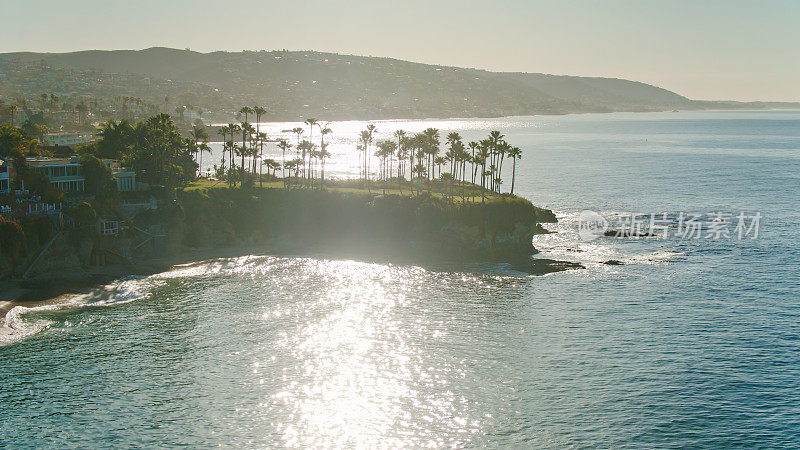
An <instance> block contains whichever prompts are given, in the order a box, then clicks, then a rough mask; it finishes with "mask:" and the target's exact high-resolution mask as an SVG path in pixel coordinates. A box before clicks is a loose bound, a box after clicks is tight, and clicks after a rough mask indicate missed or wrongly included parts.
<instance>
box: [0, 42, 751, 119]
mask: <svg viewBox="0 0 800 450" xmlns="http://www.w3.org/2000/svg"><path fill="white" fill-rule="evenodd" d="M37 64H38V65H37ZM26 65H30V66H26ZM12 66H13V67H16V68H19V67H21V66H23V67H27V68H26V70H27V71H28V72H26V73H30V72H32V71H33V72H34V73H35V71H36V70H41V71H42V74H40V76H39V78H40V79H38V80H36V79H35V78H36V75H33V76H25V77H17V78H16V81H15V82H13V83H12V82H10V79H9V77H6V84H5V86H4V87H3V90H0V94H2V93H3V92H5V94H6V95H7V96H11V95H15V94H17V95H26V94H27V95H31V94H35V93H36V91H37V89H39V91H41V92H46V91H43V89H50V90H53V91H56V92H57V93H60V94H61V95H74V94H84V95H86V94H89V95H98V94H97V92H102V94H103V95H112V94H116V95H117V96H125V95H137V96H144V97H149V98H150V99H159V98H161V99H163V98H164V97H165V96H172V100H171V101H173V102H180V101H185V102H187V103H188V102H191V103H194V104H195V105H201V106H202V107H203V108H205V110H206V111H208V112H210V113H211V114H212V115H215V114H216V115H219V114H222V113H223V112H225V113H226V114H227V115H230V113H231V112H232V111H233V110H234V109H235V108H236V107H237V106H238V105H245V104H247V105H252V104H262V105H266V106H268V109H269V110H270V111H271V113H270V117H267V119H280V120H293V119H298V118H301V117H311V116H313V117H317V118H321V119H336V120H342V119H379V118H429V117H494V116H509V115H530V114H566V113H581V112H615V111H663V110H672V109H702V108H711V107H736V106H737V105H739V104H735V103H726V102H696V101H693V100H690V99H687V98H686V97H683V96H681V95H678V94H676V93H674V92H671V91H668V90H666V89H662V88H659V87H655V86H651V85H648V84H644V83H639V82H635V81H628V80H622V79H612V78H589V77H574V76H557V75H545V74H532V73H507V72H489V71H485V70H478V69H466V68H459V67H447V66H435V65H428V64H420V63H412V62H408V61H401V60H396V59H390V58H375V57H364V56H351V55H339V54H334V53H320V52H313V51H307V52H306V51H272V52H235V53H232V52H213V53H198V52H193V51H189V50H176V49H168V48H150V49H146V50H138V51H134V50H115V51H82V52H75V53H59V54H51V53H6V54H0V83H1V82H2V81H3V77H2V74H3V71H4V68H6V69H8V68H10V67H12ZM36 67H41V68H42V69H36ZM65 70H66V71H67V72H65ZM69 71H75V73H79V74H80V73H84V74H85V73H87V72H91V73H92V74H110V75H116V76H117V77H116V78H114V76H112V77H105V78H110V79H111V81H115V80H116V84H114V85H113V87H111V88H109V87H108V82H109V80H101V81H100V82H98V83H95V82H92V81H83V82H80V83H78V82H76V81H75V80H74V79H75V77H76V76H77V75H74V74H73V72H69ZM45 72H47V74H49V75H47V74H45ZM65 74H66V75H65ZM93 76H95V75H93ZM120 76H121V78H120ZM48 77H49V78H48ZM31 78H34V79H31ZM60 78H70V79H72V83H71V84H66V83H65V82H62V81H61V80H60ZM98 78H99V79H100V78H103V77H98ZM120 79H122V80H124V82H121V81H119V80H120ZM26 83H27V84H26ZM37 83H39V84H44V85H43V86H37ZM103 83H106V85H105V86H103ZM28 84H30V85H28ZM59 89H62V91H61V92H58V90H59ZM114 91H118V92H114ZM127 91H130V92H127ZM153 101H155V100H153ZM158 101H162V102H166V103H169V102H170V100H169V99H165V100H158Z"/></svg>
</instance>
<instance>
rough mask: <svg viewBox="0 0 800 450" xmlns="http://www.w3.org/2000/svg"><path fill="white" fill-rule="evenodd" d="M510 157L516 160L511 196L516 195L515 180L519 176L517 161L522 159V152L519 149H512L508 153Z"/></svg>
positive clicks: (512, 172) (512, 174)
mask: <svg viewBox="0 0 800 450" xmlns="http://www.w3.org/2000/svg"><path fill="white" fill-rule="evenodd" d="M508 157H509V158H511V159H513V160H514V165H513V166H512V167H511V195H514V178H515V177H516V174H517V160H518V159H522V150H520V149H519V147H511V149H510V150H509V151H508Z"/></svg>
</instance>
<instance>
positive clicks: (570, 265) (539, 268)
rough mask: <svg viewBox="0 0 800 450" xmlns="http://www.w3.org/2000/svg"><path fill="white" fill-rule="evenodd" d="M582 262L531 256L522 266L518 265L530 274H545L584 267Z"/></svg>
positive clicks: (521, 269)
mask: <svg viewBox="0 0 800 450" xmlns="http://www.w3.org/2000/svg"><path fill="white" fill-rule="evenodd" d="M585 268H586V267H584V266H583V264H580V263H576V262H571V261H557V260H555V259H546V258H532V259H529V260H528V261H527V262H526V263H525V264H524V267H518V269H519V270H520V271H523V272H528V273H530V274H532V275H545V274H548V273H553V272H563V271H565V270H574V269H585Z"/></svg>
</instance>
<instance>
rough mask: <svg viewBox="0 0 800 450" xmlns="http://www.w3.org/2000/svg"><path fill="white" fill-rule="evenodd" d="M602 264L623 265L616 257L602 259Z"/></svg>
mask: <svg viewBox="0 0 800 450" xmlns="http://www.w3.org/2000/svg"><path fill="white" fill-rule="evenodd" d="M603 264H605V265H608V266H624V265H625V263H624V262H622V261H620V260H618V259H609V260H608V261H603Z"/></svg>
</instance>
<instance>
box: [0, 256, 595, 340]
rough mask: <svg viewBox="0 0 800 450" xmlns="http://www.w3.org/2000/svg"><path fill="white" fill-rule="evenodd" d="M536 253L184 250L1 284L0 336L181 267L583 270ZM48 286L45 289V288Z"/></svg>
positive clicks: (536, 272)
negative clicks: (58, 308) (120, 284)
mask: <svg viewBox="0 0 800 450" xmlns="http://www.w3.org/2000/svg"><path fill="white" fill-rule="evenodd" d="M536 253H538V251H537V252H534V253H533V254H531V255H529V256H528V260H527V261H518V262H517V263H514V262H508V261H505V262H504V261H498V260H491V259H487V260H484V261H479V260H461V261H456V260H448V259H444V258H442V259H439V258H419V257H417V258H414V257H412V256H410V255H405V256H400V257H394V258H389V257H387V256H385V255H382V254H381V253H380V252H376V253H375V254H372V255H368V254H364V253H360V254H359V253H358V252H352V253H350V254H348V253H346V252H335V251H326V250H324V249H316V251H314V250H313V249H310V248H305V249H304V248H302V246H299V245H295V244H286V243H282V242H277V241H276V242H269V243H265V244H260V245H255V246H254V245H245V244H241V245H236V246H228V247H218V248H211V247H205V248H185V249H182V250H181V251H180V252H178V253H176V254H174V255H171V256H165V257H159V258H153V259H148V260H146V261H142V262H138V263H136V264H134V265H121V264H115V265H107V266H101V267H95V268H91V269H82V270H72V271H63V272H61V275H59V276H51V275H40V276H36V277H33V278H31V279H27V280H23V279H5V280H0V332H2V330H3V329H5V328H6V327H5V316H6V314H7V313H8V312H9V311H10V310H11V309H12V308H14V307H15V306H25V307H37V306H45V305H53V304H57V301H58V299H60V298H62V297H64V296H67V295H80V294H86V293H88V292H91V291H93V290H96V289H99V288H101V287H103V286H105V285H108V284H111V283H113V282H115V281H117V280H120V279H123V278H125V277H129V276H143V277H147V276H151V275H156V274H158V273H163V272H168V271H170V270H172V269H174V268H176V267H178V266H183V265H192V264H199V263H202V262H204V261H211V260H215V259H226V258H238V257H243V256H248V255H252V256H277V257H287V258H291V257H294V258H325V259H346V260H350V259H352V260H359V261H363V262H368V263H377V264H399V265H419V266H423V267H426V268H429V269H432V270H436V269H443V268H450V267H458V266H465V265H467V264H470V263H480V262H493V263H498V264H501V263H505V264H510V265H511V267H512V268H513V269H514V270H518V271H520V272H522V273H526V274H528V275H531V276H542V275H546V274H549V273H554V272H562V271H567V270H575V269H582V268H584V267H583V266H582V265H580V264H577V263H572V262H568V261H556V260H552V259H545V258H534V255H535V254H536ZM43 285H46V287H44V286H43Z"/></svg>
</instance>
